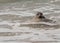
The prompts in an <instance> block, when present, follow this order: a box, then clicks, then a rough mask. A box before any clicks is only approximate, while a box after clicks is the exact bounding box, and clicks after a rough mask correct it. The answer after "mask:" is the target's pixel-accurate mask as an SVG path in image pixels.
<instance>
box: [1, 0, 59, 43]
mask: <svg viewBox="0 0 60 43" xmlns="http://www.w3.org/2000/svg"><path fill="white" fill-rule="evenodd" d="M38 11H41V12H43V13H44V15H45V16H46V17H47V18H49V19H52V20H54V21H57V25H54V26H49V25H44V24H43V26H42V24H32V25H27V26H20V24H21V23H24V22H26V21H27V19H28V20H29V19H30V17H31V16H34V15H35V14H36V13H37V12H38ZM0 42H2V43H3V42H6V43H10V42H13V43H17V42H18V43H60V0H0Z"/></svg>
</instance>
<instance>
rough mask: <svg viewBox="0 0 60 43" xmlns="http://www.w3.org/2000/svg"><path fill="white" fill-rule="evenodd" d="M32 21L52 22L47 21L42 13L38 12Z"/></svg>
mask: <svg viewBox="0 0 60 43" xmlns="http://www.w3.org/2000/svg"><path fill="white" fill-rule="evenodd" d="M32 21H36V22H40V21H43V22H53V20H51V19H47V18H46V17H45V16H44V15H43V13H42V12H38V13H37V14H36V15H35V16H33V19H32Z"/></svg>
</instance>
